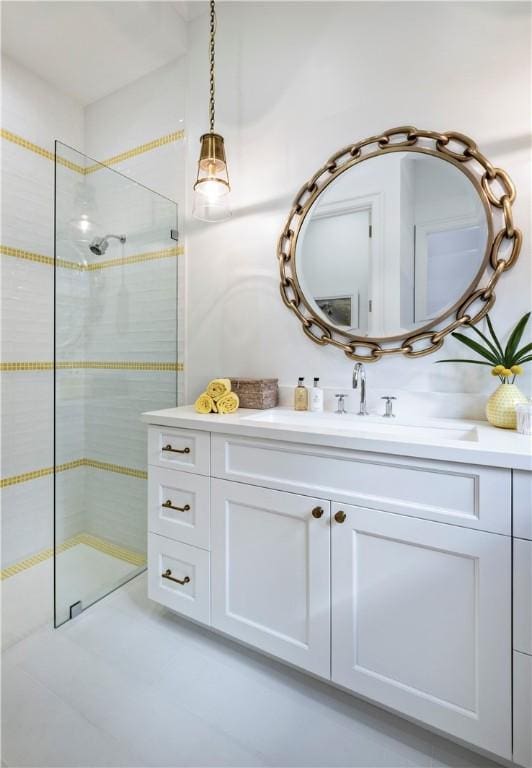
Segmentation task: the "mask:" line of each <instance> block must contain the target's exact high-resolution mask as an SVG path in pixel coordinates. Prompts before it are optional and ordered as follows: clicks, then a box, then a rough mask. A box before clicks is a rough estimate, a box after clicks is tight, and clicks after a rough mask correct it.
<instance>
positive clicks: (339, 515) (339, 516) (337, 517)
mask: <svg viewBox="0 0 532 768" xmlns="http://www.w3.org/2000/svg"><path fill="white" fill-rule="evenodd" d="M346 517H347V515H346V514H345V512H343V511H342V510H341V509H339V510H338V512H337V513H336V514H335V516H334V519H335V520H336V522H337V523H343V522H345V519H346Z"/></svg>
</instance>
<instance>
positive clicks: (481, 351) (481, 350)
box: [451, 333, 498, 365]
mask: <svg viewBox="0 0 532 768" xmlns="http://www.w3.org/2000/svg"><path fill="white" fill-rule="evenodd" d="M451 335H452V336H454V338H455V339H458V341H461V342H462V344H465V345H466V347H469V348H470V349H472V350H473V351H474V352H476V353H477V355H480V356H481V357H484V358H486V360H489V361H490V363H492V364H493V365H498V362H497V358H496V357H495V356H494V355H493V354H492V352H490V351H489V350H487V349H485V347H483V346H482V345H481V344H477V342H476V341H473V339H470V338H468V337H467V336H464V335H463V334H462V333H453V334H451Z"/></svg>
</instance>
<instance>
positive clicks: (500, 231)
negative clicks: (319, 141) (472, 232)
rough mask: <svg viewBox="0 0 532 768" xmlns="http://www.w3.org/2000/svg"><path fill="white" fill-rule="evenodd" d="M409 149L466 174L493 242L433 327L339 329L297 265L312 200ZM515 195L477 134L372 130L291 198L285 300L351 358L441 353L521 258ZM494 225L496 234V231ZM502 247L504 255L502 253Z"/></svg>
mask: <svg viewBox="0 0 532 768" xmlns="http://www.w3.org/2000/svg"><path fill="white" fill-rule="evenodd" d="M402 150H409V151H414V152H422V153H424V154H429V155H433V156H436V157H440V158H442V159H444V160H447V161H448V162H451V163H452V164H454V165H455V166H457V167H458V168H460V170H462V171H463V172H464V173H466V175H467V176H468V177H469V179H470V180H471V181H472V182H473V184H474V186H475V188H476V190H477V192H478V193H479V195H480V196H481V199H482V202H483V204H484V208H485V210H486V216H487V224H488V242H487V249H486V255H485V258H484V262H483V265H484V267H483V269H481V272H480V274H479V276H478V277H479V279H478V280H476V281H475V283H474V285H473V286H472V287H471V288H470V290H469V292H468V293H466V294H464V296H462V298H461V299H460V301H459V303H458V304H457V305H455V306H454V307H453V308H452V309H451V310H449V311H447V312H446V313H445V314H444V315H442V316H441V317H439V318H437V319H436V320H435V321H434V323H433V324H434V327H433V328H431V329H429V330H427V329H426V327H425V328H423V329H421V330H420V331H418V332H417V333H406V334H404V335H403V336H397V337H394V338H391V339H390V340H389V341H387V340H386V339H376V340H371V339H368V338H367V337H360V336H354V335H352V334H349V333H347V332H343V331H340V330H337V329H334V328H333V327H332V326H330V325H328V324H327V323H326V322H324V320H323V319H321V318H319V317H317V316H316V314H315V313H314V312H313V311H312V310H311V308H310V307H309V305H308V303H307V302H306V301H305V297H304V296H303V293H302V291H301V289H300V287H299V282H298V280H297V276H296V271H295V251H296V245H297V238H298V235H299V232H300V230H301V225H302V224H303V221H304V219H305V216H306V215H307V213H308V212H309V210H310V208H311V206H312V205H313V203H314V202H315V200H316V199H317V197H318V196H319V195H320V194H321V192H322V191H323V190H324V189H325V188H326V187H327V186H328V185H329V184H330V183H331V182H332V181H333V180H334V179H335V178H337V177H338V176H339V175H340V174H341V173H343V172H344V171H346V170H347V169H348V168H351V167H352V166H354V165H356V164H357V163H360V162H362V161H364V160H367V159H369V158H371V157H376V156H377V155H381V154H386V153H389V152H397V151H402ZM466 164H468V165H467V168H466ZM472 168H474V169H475V171H476V173H474V172H473V171H472ZM479 169H480V170H479ZM495 184H496V185H497V186H498V187H499V190H500V194H498V193H497V191H496V190H495V188H494V185H495ZM515 194H516V193H515V186H514V184H513V183H512V181H511V179H510V177H509V176H508V174H507V173H506V172H505V171H503V170H502V168H496V167H495V166H493V165H492V163H490V161H489V160H488V159H487V158H486V157H485V156H484V155H483V154H482V153H481V152H480V150H479V149H478V147H477V145H476V143H475V142H474V141H473V140H472V139H470V138H469V137H468V136H465V135H464V134H462V133H457V132H456V131H446V132H445V133H437V132H436V131H425V130H418V129H417V128H414V127H413V126H409V125H408V126H401V127H399V128H391V129H390V130H388V131H384V133H382V134H380V135H378V136H371V137H370V138H367V139H364V140H363V141H358V142H356V143H355V144H351V145H350V146H348V147H344V149H341V150H340V151H339V152H336V154H334V155H333V156H332V157H330V158H329V160H327V162H326V163H325V165H323V166H322V167H321V168H320V169H319V170H318V171H317V172H316V173H315V174H314V176H313V177H312V178H311V179H310V180H309V181H308V182H307V183H306V184H304V185H303V186H302V187H301V189H300V190H299V192H298V193H297V195H296V198H295V200H294V202H293V204H292V208H291V210H290V213H289V215H288V220H287V222H286V225H285V227H284V229H283V231H282V233H281V236H280V238H279V242H278V246H277V257H278V259H279V269H280V273H281V285H280V290H281V297H282V300H283V302H284V303H285V305H286V306H287V307H288V308H289V309H291V310H292V312H293V313H294V314H295V315H296V317H298V319H299V321H300V322H301V324H302V326H303V331H304V332H305V334H306V335H307V336H308V337H309V339H312V341H314V342H315V343H316V344H320V345H321V346H325V345H327V344H330V345H332V346H334V347H337V348H338V349H341V350H342V351H343V352H344V353H345V354H346V355H347V357H348V358H350V359H351V360H360V361H363V362H376V361H377V360H380V359H381V358H382V357H384V356H385V355H395V354H401V355H404V356H405V357H421V356H423V355H429V354H431V353H432V352H436V350H438V349H440V347H441V346H442V344H443V341H444V338H445V336H447V335H448V334H449V333H452V331H454V330H456V329H457V328H460V326H463V325H475V324H476V323H478V322H480V321H481V320H482V318H483V317H485V315H487V313H488V312H489V311H490V309H491V308H492V306H493V304H494V303H495V286H496V285H497V282H498V281H499V278H500V277H501V275H502V273H503V272H506V270H508V269H510V268H511V267H512V266H513V265H514V264H515V262H516V261H517V258H518V256H519V251H520V250H521V243H522V240H523V236H522V232H521V231H520V230H519V229H517V228H516V227H514V222H513V214H512V204H513V202H514V200H515ZM495 231H497V234H495V235H494V232H495ZM503 244H504V245H503ZM503 250H505V253H506V255H505V256H503V255H502V252H503ZM486 268H488V269H491V273H490V274H489V278H488V281H487V283H486V285H485V286H484V287H479V282H480V280H481V279H482V277H483V275H484V273H485V271H486ZM451 314H455V318H454V319H453V320H452V322H450V323H448V325H445V326H444V327H441V328H438V325H440V324H441V323H442V322H443V321H444V320H445V319H446V318H448V317H449V316H450V315H451ZM394 342H396V343H395V344H394ZM397 342H400V343H397Z"/></svg>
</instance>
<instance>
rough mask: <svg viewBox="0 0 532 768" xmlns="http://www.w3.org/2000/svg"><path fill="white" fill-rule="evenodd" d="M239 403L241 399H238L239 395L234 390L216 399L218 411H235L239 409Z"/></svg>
mask: <svg viewBox="0 0 532 768" xmlns="http://www.w3.org/2000/svg"><path fill="white" fill-rule="evenodd" d="M239 405H240V400H239V399H238V395H237V394H235V393H234V392H228V393H227V394H226V395H222V397H220V398H218V400H217V401H216V407H217V408H218V413H234V412H235V411H236V410H238V406H239Z"/></svg>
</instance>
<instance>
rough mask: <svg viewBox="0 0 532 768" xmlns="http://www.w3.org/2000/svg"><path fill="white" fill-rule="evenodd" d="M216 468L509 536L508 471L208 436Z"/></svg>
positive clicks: (238, 477) (226, 475)
mask: <svg viewBox="0 0 532 768" xmlns="http://www.w3.org/2000/svg"><path fill="white" fill-rule="evenodd" d="M212 439H213V452H212V454H213V474H214V475H215V476H216V477H219V478H223V479H225V480H235V481H238V482H241V483H250V484H252V485H260V486H265V487H270V488H275V489H278V490H283V491H293V492H295V493H303V494H306V495H308V496H320V497H321V498H325V499H330V500H331V501H339V502H344V503H348V504H354V505H356V506H362V507H366V508H371V509H380V510H384V511H386V512H394V513H397V514H405V515H410V516H412V517H420V518H424V519H427V520H434V521H436V522H443V523H450V524H453V525H460V526H464V527H467V528H477V529H480V530H484V531H492V532H495V533H502V534H507V535H509V534H510V530H511V504H510V488H511V470H509V469H500V468H494V467H479V466H474V465H468V464H458V463H454V462H446V461H445V462H444V461H429V460H427V459H410V458H405V457H402V456H391V455H384V454H376V453H367V452H363V451H353V450H345V449H340V448H327V447H319V446H312V445H304V444H297V443H285V442H281V441H277V440H275V441H273V440H264V439H255V438H246V437H238V436H232V435H213V438H212Z"/></svg>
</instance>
